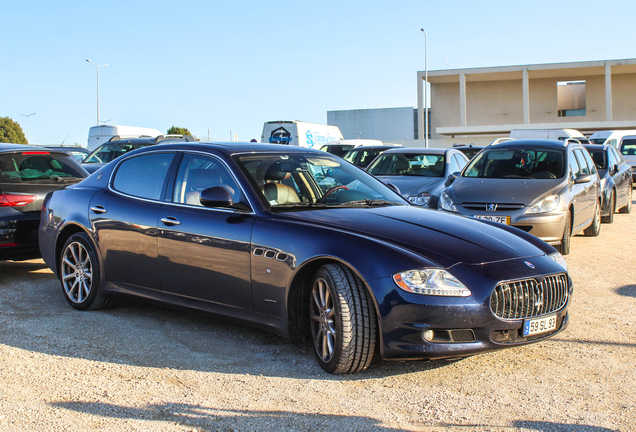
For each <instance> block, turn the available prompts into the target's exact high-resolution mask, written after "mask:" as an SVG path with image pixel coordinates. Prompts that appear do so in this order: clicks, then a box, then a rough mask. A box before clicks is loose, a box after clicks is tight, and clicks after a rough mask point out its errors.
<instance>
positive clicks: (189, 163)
mask: <svg viewBox="0 0 636 432" xmlns="http://www.w3.org/2000/svg"><path fill="white" fill-rule="evenodd" d="M218 186H220V187H222V188H224V189H225V190H227V191H228V192H229V193H230V195H232V201H234V202H235V203H236V202H245V199H244V197H243V193H242V192H241V190H240V188H239V186H238V185H237V184H236V181H235V180H234V178H233V177H232V175H231V174H230V172H229V171H228V170H227V168H226V167H225V165H223V163H222V162H221V161H220V160H218V159H216V158H212V157H208V156H201V155H193V154H186V155H185V156H183V159H182V160H181V164H180V165H179V171H178V172H177V180H176V182H175V187H174V192H173V196H172V201H173V202H175V203H179V204H188V205H194V206H201V205H202V204H201V201H200V197H201V192H202V191H203V190H205V189H208V188H211V187H218Z"/></svg>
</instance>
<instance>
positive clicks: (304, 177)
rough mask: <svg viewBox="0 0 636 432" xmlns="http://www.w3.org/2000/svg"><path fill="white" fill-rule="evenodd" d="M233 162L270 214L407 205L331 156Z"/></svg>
mask: <svg viewBox="0 0 636 432" xmlns="http://www.w3.org/2000/svg"><path fill="white" fill-rule="evenodd" d="M235 160H236V161H237V163H238V164H239V166H240V167H241V169H242V170H243V172H244V173H245V175H246V176H247V177H248V179H249V180H250V183H252V186H253V187H254V189H255V190H256V191H257V192H258V193H259V194H260V198H261V201H262V202H263V203H264V204H265V205H266V206H267V207H269V208H271V209H272V210H281V209H298V208H302V209H310V208H311V209H313V208H326V207H357V206H367V207H369V206H385V205H407V204H408V203H407V202H406V201H404V199H403V198H402V197H401V196H400V195H398V194H397V193H395V192H393V191H392V190H391V189H389V188H388V187H387V186H386V185H385V184H384V183H382V182H380V181H379V180H377V179H376V178H374V177H372V176H370V175H369V174H367V173H366V172H364V171H362V170H360V169H359V168H356V167H355V166H353V165H351V164H349V163H344V162H343V161H342V159H339V158H337V157H334V156H331V155H324V156H323V155H320V154H315V153H306V154H301V153H298V154H272V153H267V154H260V155H259V154H250V155H239V156H235Z"/></svg>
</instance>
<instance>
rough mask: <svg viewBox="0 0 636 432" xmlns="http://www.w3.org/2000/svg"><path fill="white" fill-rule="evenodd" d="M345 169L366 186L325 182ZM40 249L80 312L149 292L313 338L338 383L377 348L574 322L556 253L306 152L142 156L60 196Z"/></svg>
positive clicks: (187, 148)
mask: <svg viewBox="0 0 636 432" xmlns="http://www.w3.org/2000/svg"><path fill="white" fill-rule="evenodd" d="M336 168H339V169H341V170H342V172H343V173H345V174H346V175H347V177H348V178H351V179H352V181H351V182H349V183H347V184H336V185H334V186H332V187H330V188H329V189H327V190H323V189H322V188H321V186H320V185H319V179H318V178H317V176H322V175H323V173H324V172H325V171H326V170H329V169H336ZM40 249H41V251H42V255H43V258H44V261H45V262H46V263H47V265H48V266H49V267H50V268H51V269H52V270H53V271H54V272H55V274H56V275H57V277H58V278H60V282H61V285H62V293H63V295H64V297H65V298H66V300H67V301H68V303H69V304H70V305H71V306H73V307H74V308H76V309H80V310H88V309H99V308H102V307H105V306H109V305H111V304H112V301H113V299H114V298H115V296H118V295H133V296H140V297H142V298H144V299H147V300H154V301H159V302H162V303H166V304H170V305H175V306H179V307H187V308H192V309H195V310H198V311H203V312H208V313H214V314H219V315H225V316H228V317H231V318H234V319H239V320H242V321H246V322H250V323H253V324H255V325H258V326H260V327H262V328H265V329H267V330H269V331H272V332H275V333H277V334H280V335H282V336H285V337H289V338H291V339H293V340H298V339H302V337H304V336H305V335H306V336H308V337H309V338H310V339H311V340H312V342H313V346H314V348H315V349H314V353H315V356H316V359H317V361H318V363H319V364H320V366H321V367H322V368H323V369H325V370H326V371H328V372H331V373H337V374H341V373H353V372H357V371H361V370H363V369H365V368H367V367H368V366H369V365H370V364H371V361H372V360H373V359H374V357H375V356H376V355H378V356H380V357H382V358H385V359H396V360H404V359H435V358H457V357H463V356H469V355H473V354H477V353H481V352H487V351H494V350H498V349H504V348H508V347H515V346H520V345H524V344H528V343H533V342H537V341H541V340H545V339H546V338H548V337H550V336H553V335H555V334H557V333H559V332H561V331H562V330H564V329H565V328H566V327H567V325H568V322H569V316H568V305H569V299H570V296H571V293H572V283H571V280H570V278H569V276H568V273H567V266H566V264H565V260H564V259H563V257H562V256H561V255H560V254H559V253H558V252H557V251H556V250H555V249H554V248H553V247H551V246H549V245H547V244H546V243H544V242H542V241H541V240H539V239H537V238H536V237H534V236H532V235H529V234H526V233H524V232H522V231H520V230H517V229H514V228H510V227H507V226H505V225H499V224H494V223H484V222H481V221H477V220H471V219H466V218H461V217H456V216H454V215H448V214H445V213H443V212H438V211H433V210H428V209H421V208H417V207H415V206H411V205H409V204H408V202H406V201H405V200H404V199H403V198H402V197H401V196H400V195H398V194H397V193H395V192H394V191H393V190H391V189H390V188H389V187H387V186H386V185H384V184H383V183H382V182H380V181H379V180H378V179H376V178H374V177H373V176H371V175H369V174H368V173H366V172H365V171H363V170H360V169H359V168H357V167H355V166H353V165H351V164H350V163H348V162H345V161H343V160H342V159H340V158H339V157H337V156H334V155H331V154H329V153H326V152H322V151H319V150H312V149H304V148H300V147H295V148H291V147H290V146H281V145H270V144H260V143H259V144H249V143H225V144H193V143H183V144H165V145H159V146H154V147H146V148H143V149H139V150H135V151H132V152H130V153H127V154H125V155H123V156H122V157H120V158H118V159H116V160H114V161H113V162H111V163H109V164H108V165H106V166H105V167H104V168H102V170H101V171H100V174H98V175H92V176H90V177H89V178H87V179H86V180H84V182H82V184H81V185H77V186H69V187H67V188H65V189H63V190H60V191H56V192H54V193H52V194H49V195H48V197H47V200H46V201H45V203H44V206H43V209H42V219H41V225H40ZM549 348H550V346H549V345H544V349H546V350H547V349H549ZM246 355H247V354H246Z"/></svg>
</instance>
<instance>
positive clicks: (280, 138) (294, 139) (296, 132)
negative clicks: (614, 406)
mask: <svg viewBox="0 0 636 432" xmlns="http://www.w3.org/2000/svg"><path fill="white" fill-rule="evenodd" d="M341 139H343V137H342V133H341V132H340V129H338V126H331V125H325V124H316V123H306V122H302V121H297V120H294V121H282V120H281V121H270V122H265V124H264V125H263V134H262V135H261V142H262V143H273V144H287V145H294V146H299V147H309V148H315V149H319V148H320V147H322V146H323V145H324V144H326V143H328V142H330V141H339V140H341Z"/></svg>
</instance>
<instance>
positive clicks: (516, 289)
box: [490, 274, 568, 319]
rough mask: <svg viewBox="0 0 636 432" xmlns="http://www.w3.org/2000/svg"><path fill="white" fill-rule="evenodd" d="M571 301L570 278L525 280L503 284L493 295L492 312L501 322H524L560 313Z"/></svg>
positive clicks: (560, 276) (491, 298)
mask: <svg viewBox="0 0 636 432" xmlns="http://www.w3.org/2000/svg"><path fill="white" fill-rule="evenodd" d="M567 301H568V277H567V275H566V274H559V275H552V276H546V277H545V278H544V279H543V280H542V281H541V282H538V281H537V280H536V279H525V280H518V281H514V282H501V283H499V284H498V285H497V286H496V287H495V289H494V291H493V292H492V294H491V295H490V309H491V310H492V312H493V313H494V314H495V315H497V316H498V317H499V318H504V319H523V318H530V317H536V316H540V315H545V314H548V313H551V312H555V311H558V310H559V309H561V308H562V307H563V306H565V304H566V303H567Z"/></svg>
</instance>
